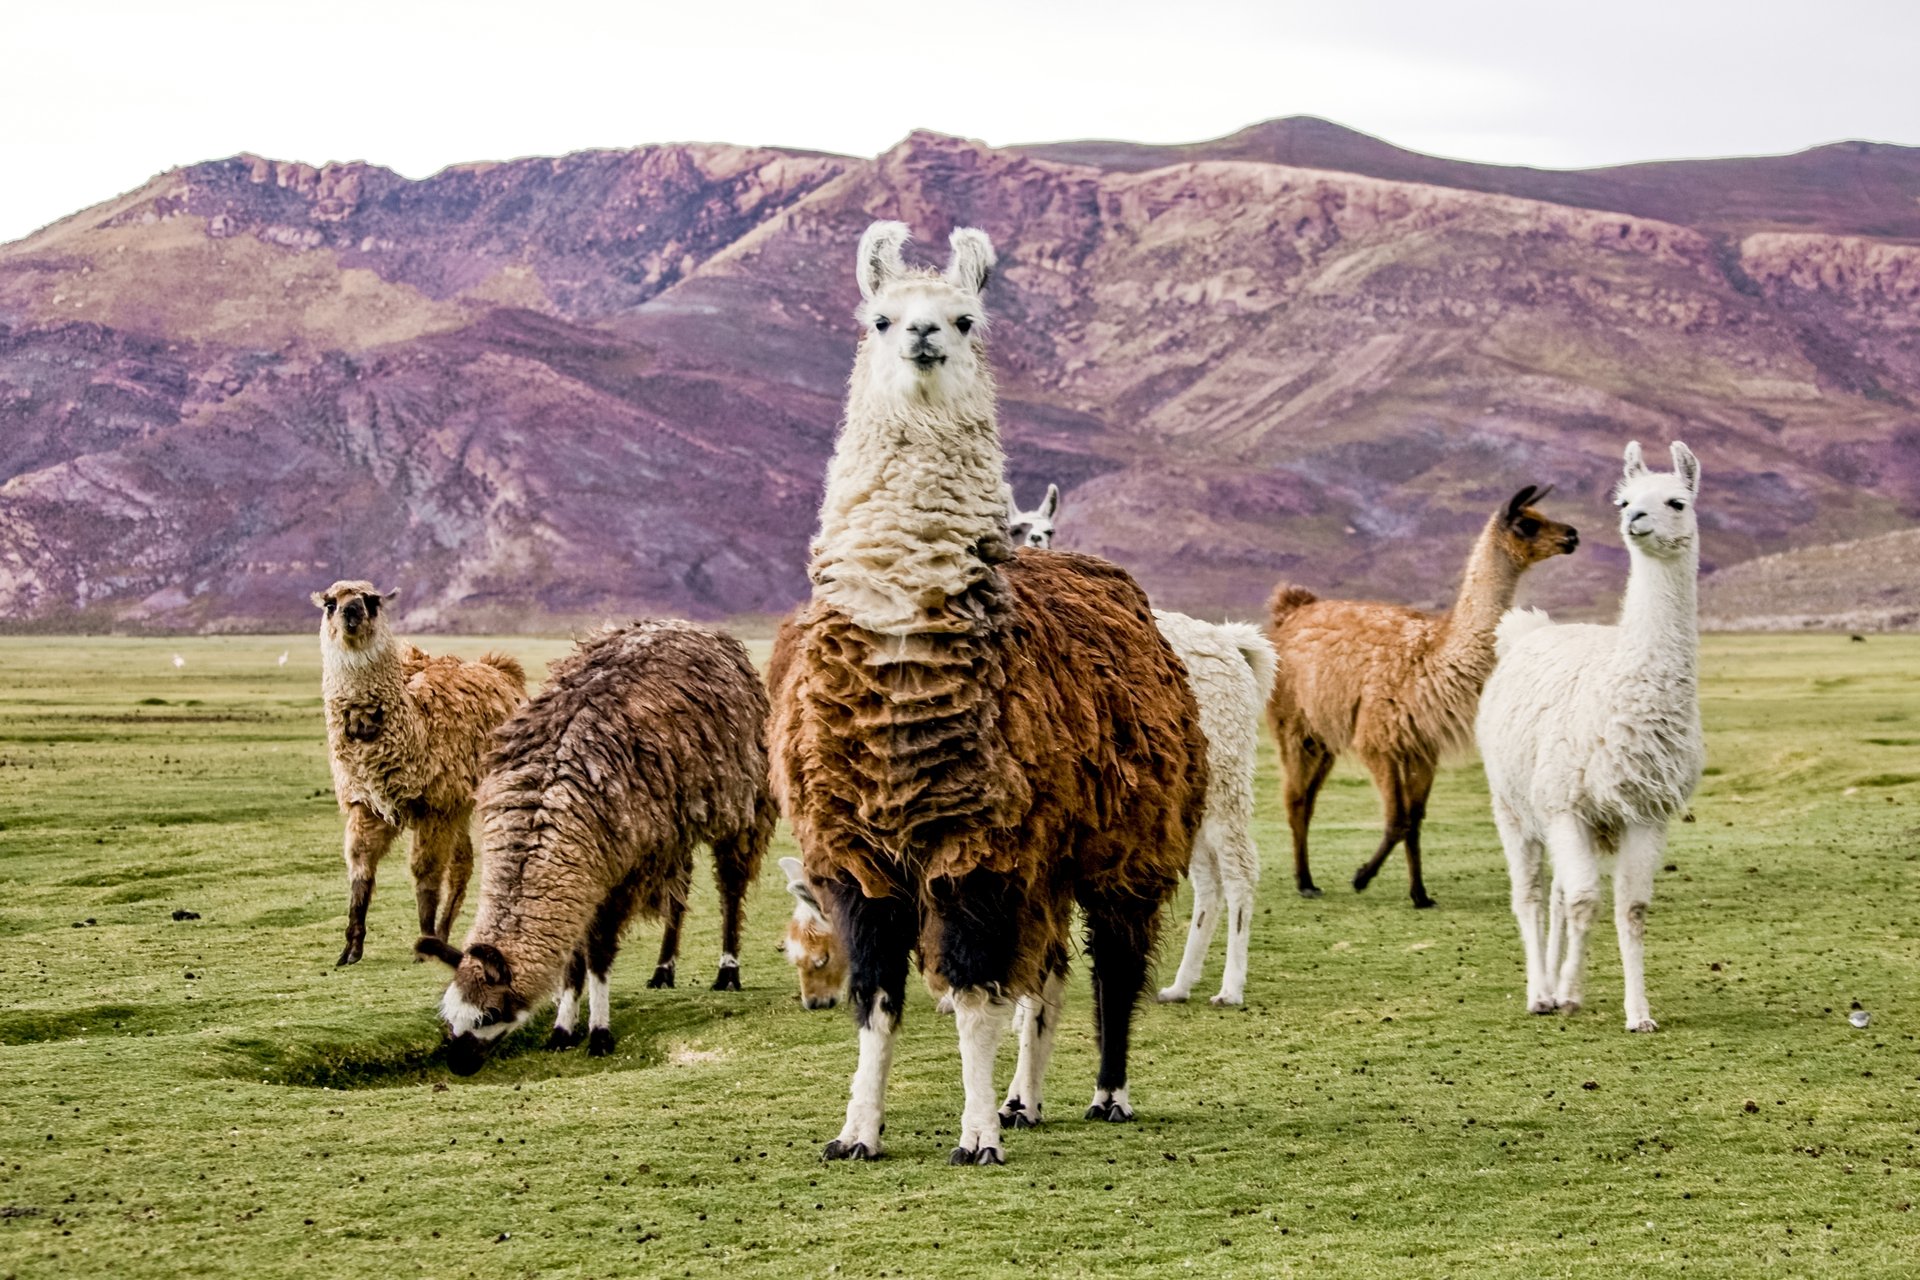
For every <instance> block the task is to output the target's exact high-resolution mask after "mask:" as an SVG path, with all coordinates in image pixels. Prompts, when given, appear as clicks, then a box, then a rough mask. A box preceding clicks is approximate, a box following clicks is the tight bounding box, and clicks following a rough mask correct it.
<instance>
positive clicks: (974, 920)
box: [921, 871, 1024, 1164]
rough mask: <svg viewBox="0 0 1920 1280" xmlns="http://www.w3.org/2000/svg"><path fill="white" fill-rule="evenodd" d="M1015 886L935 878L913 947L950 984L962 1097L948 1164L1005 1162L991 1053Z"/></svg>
mask: <svg viewBox="0 0 1920 1280" xmlns="http://www.w3.org/2000/svg"><path fill="white" fill-rule="evenodd" d="M1022 896H1023V894H1022V890H1021V889H1020V887H1019V886H1018V885H1017V884H1016V883H1015V881H1014V880H1013V878H1012V877H1010V876H1005V875H998V874H995V873H992V872H986V871H975V872H972V873H970V874H969V875H967V876H966V877H964V878H963V879H961V880H960V881H958V882H957V883H956V882H954V881H951V880H946V881H937V882H936V887H935V889H934V897H933V903H932V916H931V918H930V919H929V921H928V926H927V929H926V931H925V935H924V937H923V940H922V943H921V953H922V954H923V955H925V956H926V957H927V964H928V967H929V968H930V969H931V970H932V971H933V972H934V973H935V974H937V975H938V977H939V978H940V979H941V980H942V981H944V982H945V983H946V984H947V986H948V987H949V988H950V989H951V990H952V992H953V1014H954V1022H955V1029H956V1030H957V1031H958V1032H959V1034H960V1076H961V1081H962V1083H963V1084H964V1085H965V1089H966V1103H965V1106H964V1109H963V1110H962V1112H961V1115H960V1141H959V1143H958V1145H956V1146H955V1147H954V1149H953V1154H952V1157H951V1158H952V1162H953V1163H954V1164H1005V1163H1006V1157H1005V1155H1004V1154H1003V1152H1002V1150H1001V1143H1000V1111H999V1107H998V1105H997V1101H996V1100H997V1097H998V1095H997V1094H995V1093H994V1089H993V1065H994V1056H995V1054H997V1053H998V1051H999V1048H1000V1041H1001V1039H1002V1038H1003V1037H1004V1036H1005V1035H1006V1031H1007V1025H1008V1023H1009V1022H1010V1021H1011V1020H1012V1017H1013V1007H1014V1002H1013V1001H1011V1000H1009V999H1008V998H1007V997H1006V995H1005V991H1006V988H1007V982H1008V980H1009V979H1010V978H1011V977H1012V976H1013V966H1014V959H1015V956H1016V954H1017V951H1018V948H1019V944H1020V941H1021V938H1022V934H1023V930H1022V928H1021V925H1022V915H1023V914H1024V903H1023V902H1022Z"/></svg>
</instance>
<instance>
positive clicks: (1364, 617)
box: [1267, 485, 1580, 908]
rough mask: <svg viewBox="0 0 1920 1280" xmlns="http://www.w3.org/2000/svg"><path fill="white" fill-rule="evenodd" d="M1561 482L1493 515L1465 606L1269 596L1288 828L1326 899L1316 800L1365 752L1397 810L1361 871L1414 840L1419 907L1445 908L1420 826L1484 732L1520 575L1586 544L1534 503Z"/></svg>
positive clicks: (1299, 869)
mask: <svg viewBox="0 0 1920 1280" xmlns="http://www.w3.org/2000/svg"><path fill="white" fill-rule="evenodd" d="M1551 488H1552V486H1548V488H1546V489H1539V488H1536V487H1535V486H1533V485H1528V486H1527V487H1526V488H1524V489H1522V490H1520V491H1519V492H1518V493H1516V494H1514V495H1513V497H1512V498H1510V499H1509V500H1508V501H1507V502H1506V503H1505V505H1503V506H1502V507H1501V508H1500V509H1499V510H1498V511H1496V512H1494V514H1493V516H1492V517H1491V518H1490V519H1489V520H1488V521H1487V523H1486V527H1485V528H1484V529H1482V530H1481V532H1480V536H1479V538H1477V539H1476V540H1475V541H1474V544H1473V550H1472V552H1471V553H1469V555H1468V556H1467V566H1466V575H1465V577H1464V578H1463V579H1462V580H1461V583H1460V592H1459V595H1458V597H1457V598H1456V599H1455V600H1454V604H1453V608H1452V609H1451V610H1450V611H1448V612H1446V613H1442V614H1431V613H1423V612H1421V611H1420V610H1418V609H1409V608H1405V607H1403V606H1400V605H1393V604H1376V603H1371V602H1362V601H1355V600H1320V599H1318V598H1316V597H1315V596H1314V595H1313V593H1312V592H1310V591H1307V590H1304V589H1303V588H1300V587H1296V586H1290V585H1287V584H1285V583H1283V584H1281V585H1280V586H1279V587H1277V588H1276V589H1275V590H1274V593H1273V598H1272V599H1271V600H1270V601H1269V602H1268V605H1267V610H1268V622H1267V636H1268V638H1269V639H1271V640H1272V641H1273V647H1274V648H1275V649H1276V650H1277V651H1278V652H1279V654H1280V670H1279V673H1278V676H1277V677H1276V679H1275V680H1274V685H1273V696H1272V697H1271V698H1269V699H1268V701H1267V722H1268V724H1269V726H1270V727H1271V728H1272V730H1273V737H1274V741H1275V742H1276V743H1277V744H1278V745H1279V748H1280V764H1281V768H1282V769H1283V771H1284V772H1285V775H1286V784H1285V785H1286V792H1285V794H1286V803H1287V824H1288V826H1289V827H1291V828H1292V830H1293V878H1294V885H1295V887H1296V888H1297V889H1298V890H1299V892H1300V896H1301V897H1303V898H1317V897H1319V896H1320V890H1319V889H1318V888H1317V887H1315V885H1314V883H1313V873H1312V871H1311V870H1310V869H1309V867H1308V865H1307V827H1308V826H1309V824H1311V823H1312V821H1313V806H1314V800H1315V799H1316V798H1317V797H1318V796H1319V794H1320V786H1321V784H1322V783H1324V782H1325V781H1326V780H1327V774H1328V773H1329V772H1331V771H1332V769H1333V762H1334V761H1335V760H1336V759H1338V758H1339V756H1340V754H1341V753H1342V752H1343V751H1346V750H1348V749H1351V750H1353V751H1354V752H1355V754H1357V755H1358V756H1359V757H1360V760H1361V762H1362V763H1364V764H1365V765H1366V766H1367V769H1368V771H1369V772H1371V773H1372V774H1373V784H1374V787H1375V788H1376V789H1377V790H1378V791H1379V793H1380V802H1381V807H1382V808H1383V809H1384V811H1385V818H1386V831H1385V832H1384V833H1383V834H1382V835H1381V838H1380V846H1379V848H1377V849H1375V850H1374V853H1373V856H1372V857H1371V858H1369V859H1368V860H1367V861H1366V862H1365V863H1363V864H1361V866H1360V869H1359V870H1358V871H1356V872H1354V876H1353V887H1354V888H1355V889H1356V890H1361V889H1365V888H1366V887H1367V885H1368V884H1369V883H1371V882H1372V880H1373V877H1374V876H1375V875H1376V874H1378V872H1379V870H1380V867H1381V865H1382V864H1383V863H1385V862H1386V860H1387V857H1388V855H1390V854H1391V853H1392V852H1393V850H1394V846H1396V845H1398V844H1399V843H1401V842H1402V841H1405V842H1406V846H1407V880H1408V889H1409V892H1410V894H1411V896H1412V898H1413V905H1414V906H1415V907H1423V908H1424V907H1431V906H1433V905H1434V902H1433V899H1432V898H1431V897H1429V896H1428V894H1427V886H1426V882H1425V880H1424V879H1423V878H1422V876H1421V873H1420V826H1421V823H1422V821H1423V820H1424V819H1425V817H1426V812H1427V795H1428V793H1429V792H1430V791H1432V789H1433V776H1434V771H1435V770H1436V769H1437V768H1438V766H1439V763H1440V760H1441V759H1442V758H1443V757H1444V756H1446V755H1449V754H1452V753H1455V752H1458V751H1463V750H1464V749H1465V748H1466V746H1467V745H1468V743H1469V742H1470V741H1471V740H1472V732H1473V713H1474V709H1475V707H1476V706H1477V705H1478V703H1479V700H1480V688H1481V686H1482V685H1484V684H1485V683H1486V681H1487V675H1488V673H1490V672H1491V671H1492V670H1493V662H1494V651H1493V632H1494V627H1495V626H1496V625H1498V623H1499V621H1500V615H1501V614H1503V613H1505V612H1506V611H1507V609H1508V607H1509V606H1511V605H1512V604H1513V593H1514V590H1515V588H1516V587H1517V586H1518V585H1519V582H1520V575H1521V574H1522V573H1524V572H1526V570H1527V568H1528V567H1529V566H1531V565H1534V564H1537V563H1539V562H1540V561H1542V560H1545V559H1548V558H1549V557H1551V556H1557V555H1566V554H1569V553H1571V552H1572V551H1573V549H1574V548H1575V547H1577V546H1579V545H1580V535H1579V534H1578V533H1577V532H1575V531H1574V529H1573V528H1572V527H1571V526H1570V525H1564V524H1560V523H1557V522H1556V521H1553V520H1549V519H1547V518H1546V517H1545V516H1543V515H1541V514H1540V512H1539V511H1538V510H1537V509H1535V508H1534V507H1533V506H1532V505H1531V504H1533V503H1536V502H1539V501H1541V500H1542V499H1544V498H1545V497H1546V496H1547V494H1548V493H1549V492H1550V491H1551Z"/></svg>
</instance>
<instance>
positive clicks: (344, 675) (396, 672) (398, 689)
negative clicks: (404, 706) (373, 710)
mask: <svg viewBox="0 0 1920 1280" xmlns="http://www.w3.org/2000/svg"><path fill="white" fill-rule="evenodd" d="M321 658H322V659H323V663H322V666H321V672H320V691H321V693H322V695H324V696H325V698H326V699H327V701H328V702H332V701H333V700H335V699H336V698H344V697H353V698H356V699H360V700H367V699H377V700H379V701H383V702H388V701H390V702H394V703H402V702H404V701H405V698H404V696H403V695H404V693H405V691H406V685H407V677H406V670H405V666H404V664H403V663H402V662H401V661H400V646H399V645H398V644H396V643H394V639H393V635H392V633H391V632H385V631H383V632H382V633H381V634H380V635H379V636H377V637H376V638H375V640H374V643H373V644H371V645H368V646H367V647H366V648H364V649H347V648H343V647H341V646H339V645H335V644H330V643H328V642H327V641H325V640H324V639H323V640H322V641H321Z"/></svg>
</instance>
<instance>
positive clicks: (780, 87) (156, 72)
mask: <svg viewBox="0 0 1920 1280" xmlns="http://www.w3.org/2000/svg"><path fill="white" fill-rule="evenodd" d="M1916 49H1920V3H1916V2H1915V0H1825V2H1824V3H1789V2H1787V0H1747V2H1745V3H1728V2H1724V0H1651V2H1650V0H1610V2H1609V3H1605V4H1599V5H1592V4H1573V3H1569V2H1568V0H1530V2H1528V3H1511V2H1509V0H1430V2H1426V3H1410V2H1405V0H1331V2H1329V0H1308V2H1298V0H1266V2H1265V3H1261V2H1259V0H1183V2H1180V3H1157V4H1156V3H1143V2H1139V0H1104V2H1102V3H1083V2H1081V0H1071V2H1064V3H1048V2H1047V0H1018V2H1012V3H1009V2H1005V0H982V2H978V3H961V2H953V0H950V2H948V3H927V2H925V0H921V2H920V3H886V4H878V3H861V2H856V0H818V2H813V3H809V2H807V0H786V2H785V3H775V2H768V0H733V2H732V3H728V2H726V0H709V2H708V3H687V2H686V0H681V2H679V3H674V4H654V3H649V2H647V0H630V2H629V3H594V2H590V0H530V2H528V3H523V4H508V3H500V2H498V0H468V2H467V3H460V4H448V3H440V2H438V0H434V2H431V3H427V2H421V3H410V2H409V0H384V2H371V3H370V2H368V0H330V2H329V3H326V4H288V3H284V2H283V0H281V2H276V0H5V7H4V10H0V120H4V121H5V122H6V124H5V128H4V130H0V174H4V175H5V180H4V182H0V242H4V241H7V240H12V239H16V238H18V237H20V236H23V235H26V234H27V233H29V232H30V231H33V230H35V229H36V228H38V227H40V226H42V225H44V224H46V223H48V222H51V221H53V220H55V219H57V218H60V217H63V216H65V215H66V214H68V213H71V212H74V211H75V210H77V209H80V208H83V207H85V206H87V205H90V204H94V203H97V202H99V201H101V200H105V199H107V198H109V197H111V196H113V195H116V194H118V193H120V192H122V191H125V190H128V189H130V188H132V187H135V186H138V185H139V184H141V183H142V182H145V181H146V180H147V179H148V178H149V177H151V176H152V175H154V174H156V173H159V172H161V171H163V170H166V169H170V168H174V167H176V166H179V165H183V164H190V163H193V162H195V161H199V160H207V159H214V158H218V157H222V156H228V155H233V154H235V153H237V152H241V151H252V152H256V153H258V154H261V155H266V156H271V157H273V158H275V159H284V160H304V161H307V162H309V163H313V164H320V163H324V162H326V161H328V160H367V161H371V162H373V163H376V164H382V165H386V166H388V167H390V168H393V169H396V170H398V171H399V172H401V173H403V174H405V175H407V176H409V177H416V178H418V177H424V176H426V175H428V174H430V173H432V172H434V171H435V170H438V169H440V168H442V167H444V166H446V165H449V164H454V163H458V162H462V161H470V160H500V159H508V158H512V157H515V156H524V155H551V154H558V153H563V152H567V151H577V150H581V149H583V148H590V147H630V146H637V145H640V144H643V143H648V142H675V141H723V142H738V143H754V144H766V145H778V146H792V147H807V148H813V149H817V150H822V151H837V152H844V153H848V154H853V155H861V156H869V155H874V154H876V153H878V152H880V151H883V150H885V149H886V148H887V147H889V146H891V145H892V144H893V143H895V142H897V141H898V140H899V139H900V138H902V137H903V136H905V135H906V134H907V133H908V132H909V131H911V130H913V129H915V128H930V129H937V130H940V131H942V132H947V133H957V134H962V135H965V136H968V137H974V138H980V139H983V140H985V141H987V142H989V143H993V144H1006V143H1015V142H1046V141H1058V140H1061V139H1067V138H1086V137H1103V138H1125V139H1130V140H1134V141H1141V142H1190V141H1196V140H1199V139H1204V138H1212V137H1218V136H1220V135H1222V134H1226V133H1231V132H1232V131H1234V130H1236V129H1239V128H1241V127H1243V126H1245V125H1248V124H1251V123H1254V122H1255V121H1258V120H1264V119H1269V118H1272V117H1275V116H1286V115H1300V114H1307V115H1318V116H1324V117H1326V118H1328V119H1331V120H1335V121H1338V122H1339V123H1341V124H1345V125H1348V126H1351V127H1353V128H1356V129H1361V130H1364V131H1366V132H1368V133H1372V134H1377V135H1379V136H1381V137H1384V138H1386V139H1387V140H1389V141H1391V142H1394V143H1397V144H1399V145H1401V146H1406V147H1411V148H1414V149H1416V150H1421V151H1430V152H1436V153H1439V154H1442V155H1449V156H1456V157H1460V158H1464V159H1472V160H1487V161H1495V162H1500V163H1510V164H1533V165H1543V166H1550V167H1569V166H1584V165H1595V164H1612V163H1622V162H1627V161H1633V160H1651V159H1666V158H1673V157H1681V156H1705V155H1730V154H1756V153H1773V152H1783V151H1797V150H1799V149H1801V148H1803V147H1807V146H1812V145H1816V144H1819V143H1823V142H1831V141H1836V140H1839V139H1843V138H1868V139H1872V140H1875V141H1882V142H1897V143H1903V144H1907V145H1920V73H1917V72H1916V70H1915V63H1914V53H1915V50H1916Z"/></svg>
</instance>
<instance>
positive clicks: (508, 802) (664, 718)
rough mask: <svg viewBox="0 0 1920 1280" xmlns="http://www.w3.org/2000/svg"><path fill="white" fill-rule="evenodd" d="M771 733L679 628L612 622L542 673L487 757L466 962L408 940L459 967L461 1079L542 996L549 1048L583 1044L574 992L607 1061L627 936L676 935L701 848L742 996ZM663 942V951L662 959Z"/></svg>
mask: <svg viewBox="0 0 1920 1280" xmlns="http://www.w3.org/2000/svg"><path fill="white" fill-rule="evenodd" d="M766 722H767V694H766V690H765V689H764V688H763V687H762V686H761V684H760V677H759V675H758V674H757V673H756V672H755V671H754V669H753V664H752V663H751V662H750V661H749V660H748V658H747V651H746V649H745V648H744V647H743V646H742V645H741V643H740V642H739V641H738V640H736V639H734V638H733V637H732V636H729V635H724V634H722V633H720V632H717V631H710V630H708V629H707V628H705V627H699V626H695V625H694V624H693V623H690V622H673V621H665V622H636V623H632V624H629V625H627V626H623V627H607V628H605V629H603V630H601V631H598V632H595V633H594V634H592V635H589V636H587V637H586V638H585V639H583V640H581V641H580V642H579V644H577V645H576V646H575V647H574V651H573V652H572V653H571V654H569V655H568V656H567V657H566V658H564V659H563V660H561V661H560V662H557V663H555V664H554V666H553V668H552V672H551V674H550V676H549V678H548V681H547V684H546V687H545V688H543V689H542V690H541V691H540V694H539V696H537V697H536V698H534V699H533V701H532V702H529V703H528V704H527V706H526V709H525V710H524V711H522V712H521V713H520V714H519V715H517V716H515V717H514V718H513V719H512V720H510V721H508V722H507V723H506V724H505V725H504V726H503V727H502V728H501V730H500V733H499V738H498V745H497V746H496V747H495V749H494V752H493V755H492V756H491V757H490V758H489V759H488V761H487V778H486V782H485V783H484V784H483V786H482V787H481V793H480V794H481V798H480V832H481V839H482V841H483V842H484V844H485V846H486V855H487V856H486V866H485V867H484V869H483V870H482V873H481V877H480V905H479V908H478V910H477V911H476V912H475V914H474V922H473V929H472V930H471V931H470V932H469V933H468V934H467V945H466V949H465V951H461V950H460V949H458V948H456V947H453V946H451V945H449V944H448V943H447V942H446V941H445V940H444V939H441V938H434V937H423V938H421V939H420V941H419V943H418V944H417V946H418V949H419V951H420V954H421V955H423V956H432V957H435V958H437V959H440V960H444V961H445V962H446V963H448V964H450V965H452V966H453V967H454V979H453V983H452V984H451V985H450V986H449V987H448V988H447V991H446V995H445V997H444V998H443V999H442V1001H441V1005H440V1013H441V1017H442V1019H443V1020H444V1021H445V1023H446V1027H447V1037H448V1040H449V1048H448V1065H449V1066H451V1067H452V1069H453V1070H454V1071H455V1072H457V1073H459V1074H461V1075H470V1074H472V1073H473V1072H474V1071H477V1070H479V1068H480V1064H481V1061H482V1060H483V1059H484V1057H485V1055H486V1053H487V1051H488V1050H490V1049H491V1048H492V1047H493V1046H494V1045H495V1044H497V1043H498V1042H499V1040H500V1038H501V1037H502V1036H504V1035H506V1033H507V1032H509V1031H511V1030H513V1029H514V1028H515V1027H517V1026H519V1025H520V1024H521V1023H523V1022H525V1021H526V1020H527V1019H528V1017H530V1016H531V1015H532V1013H533V1011H534V1009H535V1008H537V1007H538V1006H539V1005H540V1004H541V1003H542V1002H544V1001H545V1000H547V999H548V998H550V997H557V999H558V1008H557V1010H556V1012H555V1016H554V1023H553V1034H552V1036H551V1038H550V1039H549V1040H548V1042H547V1045H548V1047H549V1048H553V1049H565V1048H571V1047H572V1046H573V1045H576V1044H578V1043H579V1042H580V1039H581V1037H580V1033H579V1031H578V1030H577V1029H576V1027H575V1019H576V1016H577V1011H578V1002H579V996H580V992H581V989H582V987H583V986H584V988H585V990H586V994H587V1002H588V1017H587V1026H588V1036H587V1051H588V1052H589V1053H591V1054H594V1055H596V1056H598V1055H600V1054H605V1053H608V1052H611V1051H612V1049H613V1029H612V1026H611V1024H610V1009H609V1005H608V988H607V977H608V972H609V970H611V969H612V967H613V961H614V956H615V955H616V953H617V952H618V951H619V948H620V934H621V931H622V930H623V929H625V928H626V925H627V921H628V919H629V918H630V917H632V916H633V915H634V914H636V913H639V914H642V915H645V916H648V917H658V916H662V915H665V916H666V917H667V918H668V919H669V921H670V922H672V923H677V922H678V920H679V918H680V913H681V911H682V909H683V908H684V905H685V903H686V899H687V883H688V880H689V878H690V876H691V873H692V868H693V847H694V845H695V844H698V843H701V842H704V843H706V844H708V845H711V846H712V848H713V854H714V866H715V875H716V878H717V879H718V881H719V884H720V896H721V899H722V901H723V903H724V904H725V912H726V915H725V920H724V924H723V932H722V940H721V948H722V953H721V956H720V974H719V977H718V978H717V979H716V980H715V981H714V984H713V985H714V989H715V990H723V989H732V990H738V989H739V987H740V978H739V972H740V966H739V947H740V904H741V901H742V899H743V898H744V897H745V896H746V891H747V887H748V886H749V885H750V884H752V883H753V879H754V877H755V876H756V875H757V874H758V873H759V869H760V859H761V856H762V855H763V854H764V853H765V852H766V847H767V842H768V841H769V840H770V839H771V838H772V836H773V827H774V822H775V817H776V813H775V808H774V804H773V798H772V795H771V793H770V791H769V790H768V786H767V752H766ZM675 944H677V938H674V939H670V940H669V942H668V943H663V947H662V958H663V961H664V960H667V959H670V958H671V953H670V952H668V951H667V950H666V947H667V946H668V945H675Z"/></svg>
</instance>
